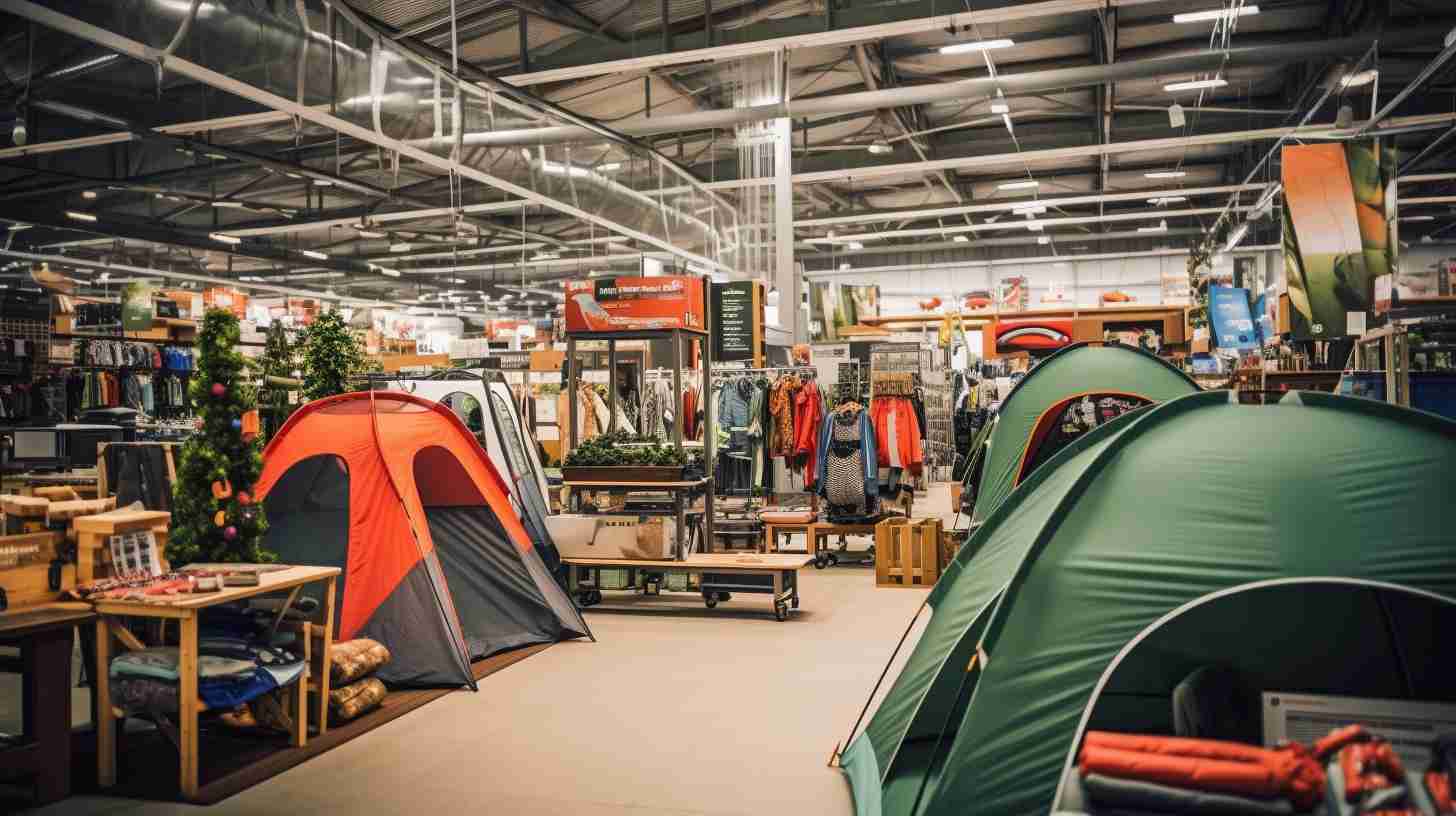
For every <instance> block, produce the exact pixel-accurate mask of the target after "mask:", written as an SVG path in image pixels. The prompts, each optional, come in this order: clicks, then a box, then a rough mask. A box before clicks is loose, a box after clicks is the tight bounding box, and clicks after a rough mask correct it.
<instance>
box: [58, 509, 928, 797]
mask: <svg viewBox="0 0 1456 816" xmlns="http://www.w3.org/2000/svg"><path fill="white" fill-rule="evenodd" d="M937 487H939V486H937ZM936 493H937V492H936V491H933V493H932V499H933V500H934V499H939V500H940V501H942V502H947V503H948V498H946V497H942V496H940V495H936ZM926 509H927V510H928V509H930V508H929V507H927V508H926ZM917 510H919V508H917ZM865 544H867V542H866V541H864V540H860V541H859V542H857V543H855V544H852V546H864V545H865ZM800 577H801V587H800V594H801V596H802V599H803V604H802V607H801V609H800V610H799V611H798V612H797V613H793V614H792V616H791V617H790V619H789V620H788V621H787V622H785V623H778V622H776V621H775V620H773V617H772V615H771V613H770V607H769V605H768V603H767V601H766V599H765V596H753V595H747V596H745V595H740V596H736V597H735V598H734V599H733V600H732V601H730V602H728V603H726V604H721V605H719V607H718V608H717V609H714V610H707V609H704V608H703V605H702V603H701V601H699V600H696V599H695V597H694V596H679V597H681V598H682V599H683V600H682V601H681V602H678V601H672V602H667V601H650V602H642V603H639V604H637V606H638V607H639V608H638V609H637V610H634V611H625V612H613V611H594V612H592V613H590V614H588V616H587V620H588V623H589V624H590V625H591V627H592V628H593V630H594V631H595V633H596V636H597V639H598V642H597V643H590V642H572V643H562V644H558V645H556V646H553V647H551V648H550V649H548V650H546V651H545V652H543V653H541V654H539V655H536V656H534V657H531V658H529V659H527V660H525V661H524V662H522V663H519V664H517V665H515V666H512V667H510V668H507V669H505V670H503V671H501V672H499V673H497V674H495V675H492V676H490V677H488V678H486V680H485V681H484V682H483V683H481V686H480V692H479V693H478V694H470V693H468V692H461V693H457V694H451V695H448V696H446V697H444V698H442V699H440V700H438V701H436V702H433V703H430V704H429V705H427V706H425V707H424V708H421V709H420V710H418V711H415V712H412V713H410V714H408V715H406V716H404V717H402V718H400V719H398V720H396V721H394V722H392V723H389V724H387V725H385V726H383V727H381V728H379V729H378V730H376V731H373V732H371V733H370V734H368V735H366V736H364V737H362V738H360V739H357V740H355V741H353V742H350V743H348V744H346V745H344V746H342V747H340V748H338V749H336V750H334V751H331V752H329V753H327V754H324V755H322V756H320V757H318V758H316V759H313V760H311V761H309V762H307V763H305V764H303V765H300V766H299V767H297V768H294V769H293V770H290V771H288V772H286V773H284V774H282V775H280V776H277V777H275V778H273V779H272V780H269V781H268V782H265V783H263V784H261V785H258V786H257V787H255V788H252V789H251V790H248V791H245V792H243V793H241V794H238V795H236V796H234V797H232V798H230V799H228V800H226V801H224V802H222V803H220V804H217V805H214V806H212V807H210V808H205V809H203V808H194V807H190V806H184V805H176V804H161V803H149V802H139V801H132V800H121V799H110V798H90V797H77V798H72V799H70V800H67V801H65V802H62V803H58V804H57V805H53V806H51V807H49V808H45V809H43V810H40V811H36V812H37V813H43V814H48V815H53V816H60V815H61V814H100V813H105V814H131V813H135V814H143V813H145V814H169V813H181V812H188V813H203V812H206V813H208V814H263V813H267V814H303V813H308V814H313V813H340V814H342V813H398V812H411V813H435V814H442V815H443V814H453V813H466V812H470V813H484V814H560V813H571V814H574V816H592V815H594V814H630V816H668V815H669V814H672V815H673V816H681V815H682V814H714V816H727V814H762V813H769V812H779V813H801V814H849V813H851V812H852V810H851V804H850V795H849V788H848V785H847V784H846V782H845V781H844V778H843V776H842V775H841V773H840V772H839V771H838V770H834V769H831V768H828V767H826V766H825V762H826V761H827V760H828V758H829V755H830V752H831V751H832V750H833V748H834V746H835V743H836V742H838V741H839V740H842V739H843V738H844V737H845V735H846V734H847V732H848V731H849V728H850V726H851V724H852V723H853V722H854V719H855V717H856V716H857V715H858V713H859V710H860V707H861V706H862V705H863V704H864V701H865V699H866V697H867V696H868V695H869V693H870V689H871V688H872V686H873V685H874V682H875V679H876V677H878V675H879V672H880V670H881V668H882V666H883V664H884V662H885V661H886V660H887V659H888V658H889V656H890V651H891V650H892V649H893V648H894V645H895V643H896V640H897V639H898V638H899V636H900V633H901V631H902V630H903V629H904V627H905V626H906V625H907V623H908V622H909V620H910V618H911V616H912V615H913V614H914V611H915V609H916V607H917V606H918V605H919V604H920V603H921V601H922V600H923V599H924V597H925V591H924V590H918V589H876V588H875V586H874V571H873V569H872V568H869V567H859V566H853V567H836V568H830V569H827V570H823V571H820V570H814V569H812V568H811V569H807V570H804V571H803V572H801V573H800ZM609 601H610V596H609ZM646 603H651V604H652V606H653V610H652V611H650V612H648V611H644V610H641V608H640V607H641V606H643V605H644V604H646ZM662 606H670V607H675V608H673V609H671V610H665V609H662V608H661V607H662Z"/></svg>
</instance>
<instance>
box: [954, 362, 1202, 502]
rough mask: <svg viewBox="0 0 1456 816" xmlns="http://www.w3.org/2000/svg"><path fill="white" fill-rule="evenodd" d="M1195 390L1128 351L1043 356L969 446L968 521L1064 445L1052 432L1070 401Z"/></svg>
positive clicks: (1158, 398) (1166, 396) (1163, 397)
mask: <svg viewBox="0 0 1456 816" xmlns="http://www.w3.org/2000/svg"><path fill="white" fill-rule="evenodd" d="M1198 390H1199V389H1198V385H1197V384H1196V383H1194V382H1193V380H1192V379H1190V378H1189V377H1188V375H1187V374H1184V373H1183V372H1182V371H1179V370H1178V369H1177V368H1174V367H1173V366H1172V365H1170V364H1169V363H1168V362H1167V361H1165V360H1163V359H1161V358H1159V357H1157V356H1155V355H1152V354H1149V353H1147V352H1146V351H1143V350H1141V349H1138V348H1135V347H1133V346H1126V345H1122V344H1118V343H1108V344H1102V343H1077V344H1075V345H1071V346H1067V347H1066V348H1064V349H1062V350H1060V351H1058V352H1057V353H1056V354H1053V355H1052V356H1050V357H1048V358H1046V359H1045V360H1043V361H1041V362H1040V363H1038V364H1037V366H1036V367H1035V368H1033V369H1032V370H1031V371H1030V372H1028V373H1027V375H1026V377H1025V378H1023V379H1022V380H1021V382H1019V383H1017V384H1016V387H1015V388H1013V389H1012V390H1011V393H1010V394H1008V395H1007V396H1006V399H1005V400H1003V401H1002V403H1001V408H1000V410H999V411H998V412H997V414H996V418H995V420H993V422H992V423H991V424H990V425H988V426H987V430H986V432H985V433H986V435H985V436H984V437H983V439H982V440H980V441H981V442H983V446H982V447H977V448H976V449H975V450H977V451H978V453H979V456H980V461H978V462H977V463H975V464H974V465H973V466H972V467H971V469H970V475H969V476H968V478H969V479H971V480H976V481H977V484H975V485H974V489H973V492H974V495H975V497H976V504H975V510H974V511H973V512H972V514H971V520H972V522H975V523H979V522H981V521H984V520H985V519H986V517H987V516H989V515H991V511H993V510H995V509H996V507H997V506H998V505H1000V504H1001V502H1003V501H1005V500H1006V497H1007V496H1009V495H1010V494H1011V491H1012V490H1013V489H1014V488H1015V487H1016V486H1017V485H1018V484H1020V483H1021V482H1023V481H1025V480H1026V478H1027V477H1028V476H1030V475H1031V472H1032V471H1033V470H1035V469H1036V467H1037V465H1038V464H1039V463H1040V462H1042V461H1045V460H1046V459H1047V458H1048V456H1049V455H1050V454H1053V453H1054V452H1055V449H1056V448H1057V445H1058V444H1059V443H1065V440H1066V437H1065V436H1063V435H1061V434H1059V433H1058V432H1057V431H1058V426H1059V425H1060V424H1061V419H1062V417H1063V415H1064V414H1065V413H1066V412H1067V410H1068V408H1069V407H1070V406H1072V405H1073V403H1079V402H1081V401H1082V400H1083V398H1091V400H1092V401H1094V402H1096V401H1098V400H1114V401H1123V402H1133V403H1158V402H1164V401H1167V400H1170V399H1176V398H1177V397H1181V396H1184V395H1185V394H1192V393H1194V392H1196V391H1198ZM1093 421H1094V422H1095V421H1097V420H1093Z"/></svg>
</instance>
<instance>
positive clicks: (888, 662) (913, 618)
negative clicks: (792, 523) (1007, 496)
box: [810, 542, 930, 761]
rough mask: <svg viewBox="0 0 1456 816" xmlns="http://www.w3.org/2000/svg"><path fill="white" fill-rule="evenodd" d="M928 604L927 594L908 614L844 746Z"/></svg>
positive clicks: (836, 753) (856, 729) (868, 708)
mask: <svg viewBox="0 0 1456 816" xmlns="http://www.w3.org/2000/svg"><path fill="white" fill-rule="evenodd" d="M810 544H813V542H810ZM929 605H930V598H929V596H927V597H926V598H925V600H923V601H921V602H920V607H919V608H918V609H916V610H915V614H914V615H911V616H910V623H909V624H907V625H906V626H905V631H903V632H901V633H900V640H899V642H898V643H896V644H895V650H894V651H892V652H890V659H889V660H886V661H885V667H884V668H882V669H880V676H879V678H878V679H876V680H875V687H874V688H872V689H870V696H869V697H866V698H865V704H864V708H861V709H860V710H859V716H858V717H855V718H854V725H852V726H850V727H849V736H848V737H845V739H844V747H845V748H848V747H849V743H850V742H851V741H852V740H853V739H854V733H855V732H856V731H858V730H859V725H860V723H862V722H864V717H865V714H867V713H869V710H870V703H873V702H874V701H875V695H876V694H879V693H880V685H881V684H883V683H884V682H885V675H887V674H889V673H890V665H891V664H892V663H894V662H895V658H896V657H897V656H899V654H900V649H901V648H903V647H904V646H905V639H906V638H908V637H910V630H911V629H914V628H915V621H918V620H920V613H921V612H924V611H925V607H927V606H929ZM835 755H836V756H838V755H839V752H838V751H836V752H835ZM831 761H832V759H831Z"/></svg>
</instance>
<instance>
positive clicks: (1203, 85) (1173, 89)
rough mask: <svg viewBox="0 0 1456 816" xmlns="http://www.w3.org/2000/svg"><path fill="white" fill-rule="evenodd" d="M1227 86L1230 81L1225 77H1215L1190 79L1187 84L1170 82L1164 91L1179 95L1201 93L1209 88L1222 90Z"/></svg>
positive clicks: (1164, 87)
mask: <svg viewBox="0 0 1456 816" xmlns="http://www.w3.org/2000/svg"><path fill="white" fill-rule="evenodd" d="M1227 84H1228V80H1227V79H1224V78H1223V77H1214V78H1212V79H1190V80H1188V81H1186V82H1170V83H1168V84H1167V85H1164V86H1163V90H1165V91H1167V92H1168V93H1177V92H1179V91H1201V90H1204V89H1207V88H1222V87H1224V86H1225V85H1227Z"/></svg>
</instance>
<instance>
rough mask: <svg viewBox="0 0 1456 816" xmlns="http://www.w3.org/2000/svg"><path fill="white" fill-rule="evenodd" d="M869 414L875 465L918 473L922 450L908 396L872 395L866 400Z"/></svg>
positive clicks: (922, 464)
mask: <svg viewBox="0 0 1456 816" xmlns="http://www.w3.org/2000/svg"><path fill="white" fill-rule="evenodd" d="M870 416H871V421H872V423H873V426H874V431H875V443H876V444H877V445H878V448H879V458H878V460H877V461H878V464H879V466H880V467H885V468H903V469H907V470H909V471H910V472H911V473H912V474H914V475H917V476H918V475H919V474H920V472H921V470H922V469H923V467H924V465H925V451H924V446H923V445H922V444H921V442H922V437H921V434H920V424H919V422H918V421H917V419H916V413H915V406H914V405H913V404H912V403H911V400H910V398H908V397H875V398H874V399H873V400H871V401H870Z"/></svg>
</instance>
